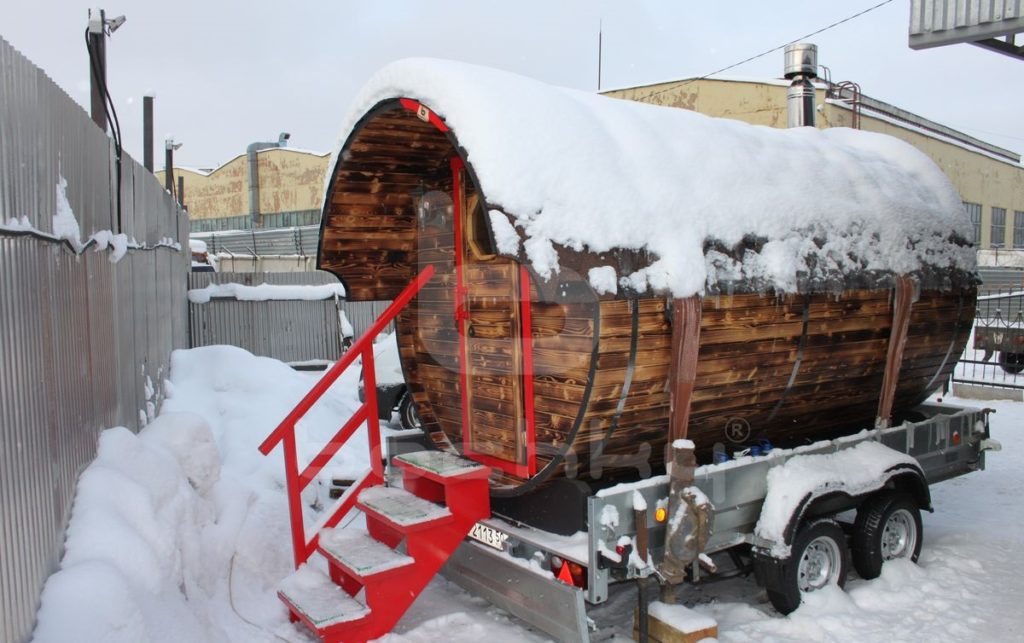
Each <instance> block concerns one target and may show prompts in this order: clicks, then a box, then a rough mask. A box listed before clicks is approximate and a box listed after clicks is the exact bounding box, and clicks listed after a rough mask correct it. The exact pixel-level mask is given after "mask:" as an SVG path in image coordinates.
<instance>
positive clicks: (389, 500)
mask: <svg viewBox="0 0 1024 643" xmlns="http://www.w3.org/2000/svg"><path fill="white" fill-rule="evenodd" d="M359 504H360V505H361V506H362V507H364V508H365V509H367V510H369V511H371V512H373V513H376V514H379V515H380V516H382V517H384V518H387V519H388V520H390V521H391V522H393V523H395V524H396V525H398V526H400V527H411V526H413V525H419V524H422V523H427V522H433V521H435V520H440V519H443V518H448V517H450V516H451V515H452V512H451V511H449V510H448V508H447V507H442V506H440V505H435V504H434V503H432V502H428V501H426V500H424V499H423V498H420V497H418V496H414V495H413V494H411V493H409V492H408V491H406V490H405V489H399V488H398V487H384V486H377V487H369V488H367V489H364V490H363V492H362V493H360V494H359Z"/></svg>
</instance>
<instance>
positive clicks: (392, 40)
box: [0, 0, 1024, 167]
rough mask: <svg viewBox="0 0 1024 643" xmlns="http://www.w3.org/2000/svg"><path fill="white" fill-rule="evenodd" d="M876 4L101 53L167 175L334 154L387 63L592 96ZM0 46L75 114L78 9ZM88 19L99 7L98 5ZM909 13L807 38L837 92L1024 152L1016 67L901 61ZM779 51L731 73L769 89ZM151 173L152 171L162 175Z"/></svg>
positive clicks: (252, 2)
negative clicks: (271, 153) (24, 61)
mask: <svg viewBox="0 0 1024 643" xmlns="http://www.w3.org/2000/svg"><path fill="white" fill-rule="evenodd" d="M880 1H881V0H843V1H836V0H806V1H805V0H774V1H772V2H765V1H763V0H738V1H732V2H720V1H719V2H715V1H712V0H705V1H704V2H696V1H692V0H675V1H673V0H645V1H642V2H612V1H603V2H595V1H590V2H585V1H583V0H565V1H561V2H560V1H557V0H516V1H514V2H484V1H480V0H475V1H474V0H463V1H456V0H429V1H428V0H423V1H414V0H394V1H387V2H384V1H378V2H349V1H330V2H328V1H320V2H313V1H311V0H291V1H289V2H280V1H268V0H249V1H237V0H206V1H204V2H198V1H196V0H176V1H174V2H158V1H155V0H146V1H142V0H136V1H126V0H116V1H115V0H110V1H109V2H107V3H106V4H104V5H101V6H102V7H103V8H104V9H106V11H107V15H108V17H112V16H117V15H120V14H125V15H126V16H127V18H128V21H127V23H126V24H125V25H124V26H123V27H122V28H121V29H120V30H119V31H117V32H116V33H114V34H113V36H112V37H111V38H110V40H109V43H108V54H107V55H108V67H109V85H110V91H111V94H112V96H113V98H114V101H115V104H116V107H117V112H118V115H119V116H120V120H121V125H122V132H123V136H124V141H125V149H126V150H127V151H128V153H129V154H131V155H132V156H134V157H135V158H137V159H141V156H142V138H141V132H142V96H143V95H144V94H146V93H147V92H153V93H154V94H155V95H156V133H157V149H158V150H159V149H162V140H163V138H164V135H165V134H168V133H171V134H173V135H174V137H175V139H177V140H178V141H180V142H182V143H184V146H183V147H182V148H181V149H180V150H179V151H178V152H177V157H176V161H177V162H178V164H181V165H186V166H192V167H215V166H217V165H219V164H221V163H224V162H227V161H229V160H230V159H231V158H233V157H234V156H236V155H237V154H240V153H242V152H244V151H245V147H246V145H248V144H249V143H251V142H253V141H265V140H276V138H277V134H278V133H279V132H281V131H288V132H291V134H292V139H291V144H292V146H294V147H301V148H306V149H313V150H320V151H329V150H330V149H331V148H332V147H333V146H334V144H335V142H336V140H337V138H338V135H339V132H338V131H337V130H338V126H339V124H340V123H341V120H342V118H343V116H344V113H345V111H346V108H347V107H348V104H349V101H351V100H352V98H353V96H354V94H355V92H356V91H357V90H358V88H359V87H360V86H361V85H362V83H363V82H365V81H366V80H367V78H369V76H370V75H371V74H372V73H373V72H374V71H375V70H376V69H378V68H380V67H381V66H383V65H385V64H386V63H388V62H390V61H392V60H395V59H398V58H404V57H408V56H434V57H442V58H454V59H459V60H464V61H468V62H473V63H479V64H483V65H490V66H494V67H499V68H502V69H506V70H509V71H514V72H517V73H521V74H524V75H527V76H532V77H534V78H538V79H541V80H544V81H547V82H550V83H553V84H558V85H564V86H569V87H575V88H579V89H585V90H591V91H593V90H596V89H597V33H598V24H599V22H602V23H603V31H604V63H603V82H602V86H603V87H604V88H611V87H624V86H630V85H637V84H645V83H651V82H656V81H661V80H670V79H676V78H684V77H691V76H699V75H704V74H707V73H709V72H711V71H714V70H716V69H719V68H721V67H725V66H726V65H729V64H732V63H735V62H738V61H740V60H743V59H744V58H747V57H749V56H752V55H754V54H757V53H760V52H762V51H764V50H766V49H770V48H772V47H774V46H777V45H781V44H783V43H785V42H787V41H789V40H793V39H796V38H799V37H801V36H803V35H804V34H807V33H810V32H812V31H815V30H817V29H820V28H821V27H824V26H826V25H828V24H830V23H832V22H835V21H837V20H840V19H842V18H845V17H847V16H849V15H851V14H853V13H856V12H857V11H859V10H862V9H866V8H868V7H870V6H872V5H874V4H877V3H878V2H880ZM6 4H7V6H6V7H5V9H4V12H3V14H2V16H3V17H2V19H0V36H3V37H4V38H5V39H7V40H8V41H9V42H10V43H11V44H13V45H14V46H15V47H16V48H18V49H19V50H21V51H22V53H24V54H25V55H26V56H28V57H29V58H30V59H31V60H32V61H33V62H35V63H36V64H37V65H40V66H41V67H43V68H44V69H45V70H46V71H47V72H48V73H49V74H50V76H51V77H52V78H53V79H54V80H55V81H56V82H57V83H58V84H59V85H60V86H61V87H63V88H64V89H65V90H66V91H67V92H68V93H69V94H70V95H71V96H72V97H73V98H74V99H75V100H77V101H78V102H79V103H81V104H82V105H83V106H87V105H88V100H89V93H88V91H89V77H88V66H87V65H88V63H87V57H86V52H85V45H84V37H83V32H84V30H85V26H86V22H87V12H88V8H89V6H90V5H89V4H88V3H83V2H80V1H75V0H32V1H29V0H22V1H18V2H9V3H6ZM94 6H95V5H94ZM909 12H910V0H894V1H893V2H891V3H890V4H888V5H886V6H884V7H882V8H880V9H877V10H875V11H873V12H871V13H869V14H867V15H865V16H862V17H860V18H857V19H855V20H852V21H850V22H847V23H845V24H843V25H840V26H838V27H835V28H833V29H831V30H829V31H826V32H825V33H822V34H820V35H817V36H814V37H813V38H811V39H810V41H811V42H814V43H816V44H817V45H818V49H819V54H820V59H819V62H820V63H821V64H823V65H826V66H828V67H829V68H831V70H832V77H833V80H836V81H839V80H853V81H856V82H858V83H859V84H860V85H861V88H862V89H863V91H864V93H865V94H867V95H869V96H872V97H874V98H878V99H881V100H884V101H887V102H890V103H893V104H895V105H897V106H900V107H902V108H905V109H908V110H910V111H912V112H915V113H918V114H920V115H922V116H926V117H928V118H931V119H933V120H936V121H938V122H940V123H943V124H945V125H948V126H950V127H953V128H956V129H960V130H962V131H965V132H968V133H970V134H973V135H975V136H977V137H979V138H981V139H983V140H987V141H989V142H991V143H994V144H996V145H1000V146H1002V147H1006V148H1009V149H1011V150H1015V151H1024V116H1022V114H1024V82H1022V81H1024V61H1019V60H1015V59H1012V58H1010V57H1008V56H1004V55H1001V54H996V53H993V52H990V51H986V50H983V49H980V48H978V47H974V46H972V45H952V46H948V47H942V48H937V49H929V50H923V51H913V50H911V49H910V48H909V47H908V46H907V27H908V23H909ZM782 62H783V61H782V52H776V53H773V54H770V55H768V56H766V57H764V58H761V59H759V60H756V61H753V62H750V63H747V64H745V65H742V66H741V67H738V68H736V69H733V70H730V71H728V72H726V73H725V75H726V76H743V77H751V78H777V77H780V76H781V75H782V74H781V69H782ZM157 164H158V165H160V164H162V161H160V160H159V159H158V160H157Z"/></svg>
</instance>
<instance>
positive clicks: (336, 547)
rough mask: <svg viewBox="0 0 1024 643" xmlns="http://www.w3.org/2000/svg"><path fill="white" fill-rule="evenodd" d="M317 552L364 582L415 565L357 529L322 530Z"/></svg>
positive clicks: (399, 553) (412, 561)
mask: <svg viewBox="0 0 1024 643" xmlns="http://www.w3.org/2000/svg"><path fill="white" fill-rule="evenodd" d="M320 549H321V550H322V551H323V553H324V554H326V555H327V556H328V557H330V558H333V559H334V560H336V561H337V562H338V563H340V564H341V565H342V566H344V567H346V568H347V569H349V570H350V571H352V572H355V573H356V574H358V575H359V576H361V577H363V578H365V577H367V576H373V575H374V574H380V573H382V572H386V571H390V570H392V569H398V568H400V567H406V566H408V565H412V564H413V563H415V562H416V561H415V560H414V559H413V558H412V557H410V556H406V555H405V554H403V553H401V552H397V551H395V550H394V549H391V548H390V547H388V546H387V545H385V544H384V543H382V542H380V541H379V540H377V539H376V538H374V537H373V536H371V535H370V534H368V533H366V532H365V531H362V530H356V529H324V530H323V531H321V532H320Z"/></svg>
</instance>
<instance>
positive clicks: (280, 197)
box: [156, 147, 330, 232]
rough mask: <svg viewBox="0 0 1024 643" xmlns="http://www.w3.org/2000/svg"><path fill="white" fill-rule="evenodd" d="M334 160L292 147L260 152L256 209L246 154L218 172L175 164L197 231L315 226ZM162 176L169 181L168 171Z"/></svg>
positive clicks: (159, 174) (158, 173)
mask: <svg viewBox="0 0 1024 643" xmlns="http://www.w3.org/2000/svg"><path fill="white" fill-rule="evenodd" d="M329 159H330V154H329V153H326V152H325V153H319V152H309V151H306V150H298V149H292V148H287V147H275V148H270V149H264V150H260V151H258V152H256V163H257V168H258V195H259V197H258V198H259V208H258V209H256V208H253V207H252V203H251V200H250V195H251V192H250V189H249V188H250V184H249V175H250V173H249V159H248V155H246V154H239V155H238V156H236V157H235V158H233V159H231V160H230V161H228V162H227V163H225V164H224V165H221V166H220V167H218V168H216V169H213V170H196V169H192V168H186V167H175V168H174V177H175V178H174V180H175V184H176V185H175V189H177V181H178V177H181V179H182V181H183V184H184V185H183V188H184V190H183V193H182V195H183V196H184V198H183V201H184V203H185V206H186V207H187V208H188V213H189V220H190V221H191V224H192V231H193V232H204V231H208V230H236V229H241V230H244V229H249V228H252V227H262V228H277V227H283V226H292V225H310V224H314V223H318V222H319V221H320V206H321V205H322V201H323V194H322V191H323V187H324V176H325V175H326V173H327V163H328V161H329ZM156 175H157V177H158V178H159V179H160V181H161V182H162V181H164V172H163V171H162V170H161V171H159V172H157V173H156ZM254 214H256V215H257V216H256V217H255V221H254V216H253V215H254ZM254 223H255V225H254Z"/></svg>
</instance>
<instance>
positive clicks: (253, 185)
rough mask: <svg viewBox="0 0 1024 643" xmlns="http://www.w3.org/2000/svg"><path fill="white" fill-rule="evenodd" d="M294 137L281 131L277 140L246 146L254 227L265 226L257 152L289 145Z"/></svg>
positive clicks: (250, 208) (250, 203)
mask: <svg viewBox="0 0 1024 643" xmlns="http://www.w3.org/2000/svg"><path fill="white" fill-rule="evenodd" d="M291 137H292V135H291V134H289V133H288V132H281V134H280V135H279V136H278V137H277V142H274V143H272V142H256V143H249V146H248V147H246V148H245V155H246V159H247V161H248V163H249V220H250V221H251V222H252V227H253V228H262V227H263V217H262V216H261V214H260V168H259V165H258V164H257V162H256V152H258V151H260V150H267V149H271V148H274V147H287V146H288V139H290V138H291Z"/></svg>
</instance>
